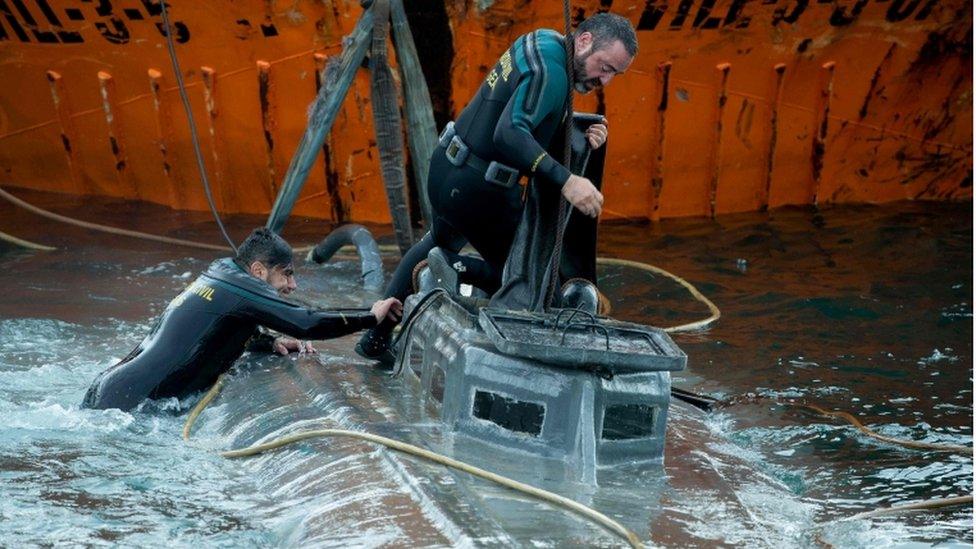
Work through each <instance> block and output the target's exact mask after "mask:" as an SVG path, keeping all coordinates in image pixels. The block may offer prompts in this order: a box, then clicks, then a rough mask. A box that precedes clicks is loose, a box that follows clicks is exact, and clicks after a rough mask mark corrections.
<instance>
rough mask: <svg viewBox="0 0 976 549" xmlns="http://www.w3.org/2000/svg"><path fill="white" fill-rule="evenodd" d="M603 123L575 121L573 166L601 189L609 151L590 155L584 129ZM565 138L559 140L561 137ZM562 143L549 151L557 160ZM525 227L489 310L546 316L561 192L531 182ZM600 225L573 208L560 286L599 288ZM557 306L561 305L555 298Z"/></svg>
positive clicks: (579, 117) (578, 117)
mask: <svg viewBox="0 0 976 549" xmlns="http://www.w3.org/2000/svg"><path fill="white" fill-rule="evenodd" d="M600 118H601V117H599V116H595V115H589V114H580V113H575V114H574V116H573V122H574V123H573V137H572V163H571V165H570V171H572V172H573V173H575V174H577V175H583V176H584V177H586V178H588V179H589V180H590V181H592V182H593V184H594V185H596V187H597V188H598V189H599V188H601V186H602V182H603V165H604V161H605V159H606V149H607V146H606V145H604V146H602V147H600V148H599V149H596V150H592V149H591V148H590V147H589V144H588V143H587V142H586V137H585V134H584V132H585V131H586V128H587V127H589V126H590V124H593V123H595V122H597V121H599V119H600ZM560 137H561V136H560ZM562 150H563V140H562V139H561V138H557V139H554V140H553V143H552V144H551V145H550V147H549V154H551V155H552V156H553V158H561V157H562V152H561V151H562ZM527 194H528V195H527V197H526V202H525V209H524V210H523V211H522V221H521V223H520V224H519V228H518V231H516V233H515V241H514V242H513V243H512V249H511V251H509V253H508V259H507V261H506V262H505V270H504V272H503V274H502V286H501V288H500V289H499V290H498V292H496V293H495V295H494V296H492V298H491V307H493V308H500V309H510V310H529V311H543V310H545V301H546V295H545V294H546V288H547V287H548V286H549V277H550V273H549V264H550V259H551V257H552V253H553V247H554V244H555V240H556V229H557V222H558V219H559V208H561V207H568V206H567V204H568V203H567V202H566V201H565V200H564V199H563V197H562V195H561V194H560V191H559V189H557V188H555V187H554V186H552V185H547V184H545V183H542V182H537V181H534V180H533V181H531V182H529V187H528V193H527ZM596 232H597V220H596V219H593V218H591V217H587V216H585V215H583V214H581V213H580V212H579V211H577V210H576V209H575V208H573V210H572V213H571V214H570V216H569V222H568V225H567V227H566V232H565V235H564V237H563V250H562V258H561V262H560V272H559V274H560V283H561V282H562V281H565V280H568V279H570V278H585V279H587V280H589V281H591V282H593V283H594V284H596ZM556 299H557V301H556V304H558V296H557V298H556Z"/></svg>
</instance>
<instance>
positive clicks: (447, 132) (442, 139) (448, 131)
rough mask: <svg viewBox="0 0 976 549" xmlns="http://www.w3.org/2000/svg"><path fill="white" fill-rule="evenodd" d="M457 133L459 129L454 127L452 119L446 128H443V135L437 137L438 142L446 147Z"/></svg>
mask: <svg viewBox="0 0 976 549" xmlns="http://www.w3.org/2000/svg"><path fill="white" fill-rule="evenodd" d="M456 133H457V130H455V129H454V121H453V120H451V121H450V122H448V123H447V125H446V126H444V129H443V130H441V135H440V136H439V137H438V138H437V144H438V145H440V146H441V147H444V148H445V149H446V148H447V145H448V144H450V142H451V139H454V134H456Z"/></svg>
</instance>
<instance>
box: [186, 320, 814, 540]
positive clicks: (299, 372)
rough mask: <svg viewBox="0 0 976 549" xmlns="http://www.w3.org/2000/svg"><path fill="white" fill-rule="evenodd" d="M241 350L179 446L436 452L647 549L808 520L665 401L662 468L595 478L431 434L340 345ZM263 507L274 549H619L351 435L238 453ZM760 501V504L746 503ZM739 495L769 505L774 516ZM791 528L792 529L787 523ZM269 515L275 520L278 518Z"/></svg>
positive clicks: (416, 412)
mask: <svg viewBox="0 0 976 549" xmlns="http://www.w3.org/2000/svg"><path fill="white" fill-rule="evenodd" d="M351 347H352V339H351V338H345V339H341V340H336V341H332V342H325V343H320V344H319V349H320V351H321V354H319V355H313V356H301V357H294V356H293V357H257V356H246V357H245V359H243V360H242V361H241V363H240V365H239V367H238V369H237V371H236V372H234V373H233V374H232V375H230V376H228V378H227V381H226V382H225V384H224V388H223V390H222V392H221V394H220V396H219V397H218V398H217V399H216V400H215V401H214V402H213V403H212V404H211V405H210V406H209V407H208V408H207V409H206V410H205V411H204V413H203V414H202V415H201V417H200V419H199V420H198V422H197V427H196V428H195V431H194V434H193V439H192V440H193V443H194V444H199V445H200V446H201V447H202V448H204V449H206V450H208V451H219V450H225V449H229V448H240V447H244V446H248V445H251V444H254V443H258V442H265V441H268V440H271V439H274V438H278V437H281V436H284V435H286V434H289V433H293V432H296V431H300V430H311V429H321V428H342V429H353V430H364V431H368V432H371V433H375V434H379V435H383V436H389V437H392V438H396V439H400V440H403V441H405V442H409V443H412V444H416V445H419V446H422V447H425V448H428V449H430V450H433V451H436V452H441V453H445V454H447V455H450V456H452V457H454V458H456V459H460V460H462V461H467V462H469V463H472V464H473V465H476V466H479V467H482V468H484V469H488V470H490V471H493V472H496V473H500V474H503V475H506V476H510V477H513V478H515V479H516V480H520V481H522V482H526V483H529V484H532V485H535V486H538V487H541V488H545V489H549V490H552V491H555V492H557V493H560V494H562V495H565V496H568V497H570V498H572V499H575V500H577V501H579V502H581V503H584V504H587V505H590V506H592V507H594V508H596V509H597V510H599V511H601V512H603V513H605V514H607V515H609V516H611V517H613V518H615V519H616V520H619V521H620V522H622V523H623V524H624V525H626V526H627V527H629V528H631V529H632V530H634V531H635V532H637V533H638V535H639V536H640V537H641V538H642V539H644V540H646V541H648V542H650V543H652V544H665V545H673V544H678V545H686V544H692V545H698V544H702V543H714V541H715V540H725V541H727V542H729V541H734V542H736V543H758V544H760V545H767V544H769V543H770V542H772V541H775V540H783V541H788V540H793V541H796V537H795V536H796V535H797V533H796V532H791V531H789V529H788V528H786V529H784V527H783V525H784V524H788V523H794V524H796V523H801V524H802V523H809V522H810V521H809V517H808V516H807V515H810V514H811V513H813V512H815V510H814V509H813V508H812V506H811V505H808V504H805V503H802V502H800V501H798V500H797V499H796V498H795V497H792V496H791V495H790V494H789V491H788V490H787V489H786V488H785V487H784V486H783V485H782V484H780V483H779V482H777V481H776V480H774V479H771V478H769V477H767V476H766V475H763V474H761V473H758V472H757V471H756V469H755V464H754V463H751V462H750V461H749V460H748V459H743V458H741V457H739V454H741V453H743V450H742V448H739V447H736V446H734V445H732V444H730V443H728V442H727V441H725V440H723V439H722V438H721V437H717V436H715V435H714V434H713V433H712V431H711V430H710V428H709V427H708V425H707V424H706V423H705V422H704V421H703V419H702V416H701V414H700V413H699V412H698V411H697V410H694V409H692V408H690V407H687V406H685V405H682V404H676V405H675V406H673V407H672V411H671V419H670V421H669V426H668V435H667V446H668V451H667V456H666V459H665V462H664V464H663V466H662V465H654V464H634V465H630V464H624V465H617V466H613V467H605V468H600V469H599V470H598V472H597V475H596V482H595V483H593V482H580V481H578V480H575V475H574V474H573V472H572V471H571V470H569V469H566V468H562V467H560V466H559V465H558V464H553V463H552V462H549V461H541V460H535V459H532V457H531V456H528V455H526V454H522V453H519V452H517V451H514V450H511V449H509V450H504V449H501V448H496V447H491V446H489V445H487V444H485V443H480V442H478V441H474V440H470V439H469V438H467V437H465V436H463V435H458V434H450V433H445V432H444V430H443V424H442V423H441V422H440V421H439V420H437V419H436V415H435V414H434V411H433V410H431V409H430V408H428V406H429V405H428V404H424V403H423V401H422V399H420V398H419V397H418V395H417V394H416V392H415V391H413V390H411V389H409V388H407V387H405V385H406V384H404V383H403V382H402V381H401V380H400V379H392V378H390V377H389V376H388V374H387V373H385V372H381V371H377V370H374V369H373V368H372V367H371V366H369V365H367V364H365V363H364V362H363V361H362V360H360V359H358V358H356V357H355V356H354V355H352V353H351V352H349V351H348V349H350V348H351ZM235 463H236V466H239V467H242V468H246V470H248V471H249V472H251V473H252V474H253V476H254V478H255V479H256V480H257V483H258V484H259V485H260V486H261V487H262V489H263V490H264V492H265V495H266V497H267V498H268V502H269V504H268V507H267V511H266V512H267V513H268V514H269V517H272V516H273V517H274V518H275V520H274V522H275V523H276V524H286V525H288V526H287V527H286V528H285V529H284V530H283V531H279V532H276V534H277V535H278V536H279V539H280V541H281V544H282V545H287V546H297V545H301V546H390V545H392V546H479V547H480V546H506V547H510V546H513V545H515V546H526V545H533V544H541V545H542V546H568V545H575V546H579V545H587V546H593V545H598V546H619V545H620V543H621V541H620V540H619V539H618V538H616V537H615V536H614V535H613V534H611V533H609V532H607V531H605V530H603V529H602V528H601V527H599V526H596V525H593V524H590V523H587V522H585V521H584V520H582V519H580V518H577V517H576V516H574V515H571V514H570V513H568V512H566V511H563V510H560V509H555V508H552V507H550V506H549V505H547V504H543V503H539V502H536V501H533V500H529V499H527V497H526V496H522V495H519V494H516V493H514V492H511V491H509V490H507V489H505V488H502V487H498V486H495V485H491V484H489V483H487V482H486V481H482V480H480V479H476V478H473V477H471V476H470V475H467V474H465V473H461V472H456V471H452V470H448V469H445V468H444V467H442V466H440V465H432V464H427V463H424V462H421V461H419V460H418V458H414V457H411V456H405V455H401V454H398V453H396V452H394V451H391V450H387V449H383V448H379V447H376V446H373V445H371V444H369V443H365V442H360V441H356V440H352V439H339V438H334V439H322V440H313V441H306V442H302V443H298V444H295V445H292V446H289V447H286V448H283V449H280V450H277V451H274V452H271V453H268V454H264V455H260V456H257V457H252V458H244V459H243V460H241V461H239V462H235ZM759 496H762V497H759ZM750 501H757V502H758V501H767V502H768V501H776V502H777V509H775V510H772V511H771V510H769V509H763V508H758V506H759V504H756V505H750V503H749V502H750ZM801 516H802V517H805V520H796V521H795V522H794V519H800V517H801ZM282 517H285V518H286V520H284V521H282V520H280V519H281V518H282Z"/></svg>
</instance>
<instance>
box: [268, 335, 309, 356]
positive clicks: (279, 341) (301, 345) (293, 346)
mask: <svg viewBox="0 0 976 549" xmlns="http://www.w3.org/2000/svg"><path fill="white" fill-rule="evenodd" d="M271 347H272V348H273V349H274V351H275V352H276V353H278V354H279V355H287V354H288V353H291V352H295V351H297V352H299V353H311V354H315V353H318V351H316V350H315V347H312V342H311V341H301V340H298V339H295V338H293V337H288V336H279V337H276V338H275V340H274V343H273V344H272V346H271Z"/></svg>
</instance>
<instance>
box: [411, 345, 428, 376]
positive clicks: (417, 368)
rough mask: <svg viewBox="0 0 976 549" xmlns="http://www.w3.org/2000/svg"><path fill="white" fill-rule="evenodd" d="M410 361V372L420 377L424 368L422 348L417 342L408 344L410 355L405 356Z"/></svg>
mask: <svg viewBox="0 0 976 549" xmlns="http://www.w3.org/2000/svg"><path fill="white" fill-rule="evenodd" d="M407 357H408V360H409V361H410V371H412V372H413V373H414V375H416V376H417V377H418V378H419V377H420V376H421V371H422V370H423V366H424V348H423V346H422V345H420V343H418V342H417V341H415V340H414V341H411V342H410V353H409V354H408V355H407Z"/></svg>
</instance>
